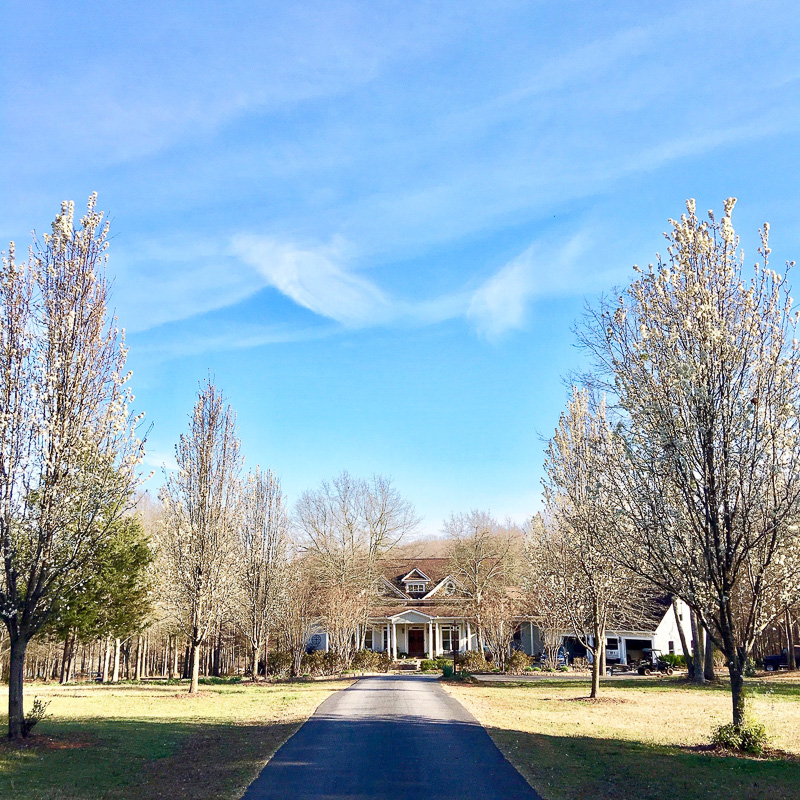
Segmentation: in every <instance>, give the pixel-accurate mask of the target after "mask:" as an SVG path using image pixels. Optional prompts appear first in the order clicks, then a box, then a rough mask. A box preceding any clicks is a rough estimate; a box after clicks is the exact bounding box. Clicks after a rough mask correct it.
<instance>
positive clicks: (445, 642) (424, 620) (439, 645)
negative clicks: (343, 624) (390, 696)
mask: <svg viewBox="0 0 800 800" xmlns="http://www.w3.org/2000/svg"><path fill="white" fill-rule="evenodd" d="M366 639H367V641H366V646H367V649H370V650H375V651H378V652H385V651H388V652H389V653H390V654H391V656H392V659H393V660H395V661H396V660H397V658H398V657H399V656H401V655H407V656H409V657H412V658H436V657H438V656H443V655H449V654H450V653H452V652H453V649H456V650H457V651H458V652H460V653H463V652H464V651H466V650H472V649H474V647H475V645H476V643H475V635H474V634H473V632H472V626H471V624H470V622H469V621H468V620H464V619H458V618H455V617H438V616H433V615H431V614H426V613H425V612H423V611H418V610H411V609H407V610H405V611H401V612H398V613H397V614H393V615H390V616H387V617H384V618H382V619H381V618H379V619H376V620H371V621H370V623H369V625H368V630H367V637H366Z"/></svg>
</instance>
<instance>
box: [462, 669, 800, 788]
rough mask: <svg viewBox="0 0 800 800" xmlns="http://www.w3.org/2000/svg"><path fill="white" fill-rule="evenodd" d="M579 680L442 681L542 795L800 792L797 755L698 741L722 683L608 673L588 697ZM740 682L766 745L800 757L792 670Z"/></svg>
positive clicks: (799, 701)
mask: <svg viewBox="0 0 800 800" xmlns="http://www.w3.org/2000/svg"><path fill="white" fill-rule="evenodd" d="M587 688H588V687H587V685H586V684H585V683H584V682H577V681H569V680H551V681H534V682H531V683H526V684H500V683H492V684H489V683H483V684H481V683H467V684H451V685H449V686H447V691H449V692H450V693H451V694H452V695H453V696H454V697H456V698H457V699H458V700H459V701H461V702H462V703H463V704H464V705H465V706H466V707H467V708H468V709H469V710H470V711H471V712H472V713H473V714H474V715H475V716H476V717H477V718H478V720H479V721H480V722H481V723H482V724H483V725H484V726H485V727H486V728H487V730H488V731H489V733H490V735H491V736H492V738H493V739H494V740H495V742H496V743H497V745H498V746H499V747H500V749H501V750H502V751H503V752H504V753H505V755H506V756H507V757H508V758H509V760H511V761H512V762H513V763H514V764H515V765H516V766H517V767H518V768H519V769H520V771H521V772H522V773H523V774H524V775H525V776H526V777H527V778H528V780H529V781H530V782H531V783H532V784H533V785H534V787H535V788H537V790H538V791H539V792H540V793H541V794H542V795H543V796H544V797H546V798H548V800H549V799H550V798H585V797H587V796H592V795H593V794H596V793H599V794H601V795H604V794H605V793H608V792H611V791H612V790H613V794H614V797H615V798H616V800H625V799H627V798H632V799H635V800H644V798H647V797H651V796H652V797H653V798H663V797H670V796H692V797H696V798H715V799H716V798H719V800H723V799H724V800H727V798H729V797H739V798H762V797H763V798H765V799H767V798H771V800H776V798H783V797H785V798H792V800H797V798H798V797H800V789H798V788H797V786H800V763H797V761H794V760H792V761H793V762H794V763H792V762H790V761H786V760H783V761H780V762H778V761H754V760H753V759H743V758H720V757H718V756H715V755H712V754H710V753H708V752H707V751H705V750H704V748H703V746H704V745H707V744H708V742H709V739H710V735H711V731H712V729H713V728H714V727H715V726H717V725H720V724H722V723H725V722H728V721H729V720H730V715H731V700H730V694H729V693H728V692H727V690H726V689H725V687H724V686H720V687H709V688H705V689H698V688H695V687H691V686H687V685H686V684H684V683H682V682H680V681H678V680H675V679H669V680H659V679H654V680H641V681H638V680H635V679H634V680H630V681H622V682H617V681H614V682H611V681H609V682H607V683H605V685H604V686H603V687H602V688H601V698H600V702H588V698H587ZM749 690H750V692H751V700H750V703H751V709H752V712H753V714H754V715H755V716H756V718H757V719H759V720H760V721H761V722H763V723H764V724H765V725H766V726H767V728H768V730H769V732H770V734H771V736H772V744H773V747H775V748H778V749H780V750H783V751H786V752H788V753H792V754H795V755H798V756H800V676H796V675H795V676H790V675H780V676H774V677H771V678H769V679H761V680H752V681H750V685H749ZM582 698H583V699H582ZM768 787H771V789H769V791H768ZM687 793H688V794H687Z"/></svg>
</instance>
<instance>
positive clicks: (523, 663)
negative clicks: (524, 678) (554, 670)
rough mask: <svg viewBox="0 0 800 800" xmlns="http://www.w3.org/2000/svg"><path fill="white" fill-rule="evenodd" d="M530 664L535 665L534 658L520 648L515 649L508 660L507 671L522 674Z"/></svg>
mask: <svg viewBox="0 0 800 800" xmlns="http://www.w3.org/2000/svg"><path fill="white" fill-rule="evenodd" d="M530 666H533V659H532V658H531V657H530V656H529V655H526V654H525V653H523V652H522V651H520V650H515V651H514V652H513V653H512V654H511V655H510V656H509V657H508V659H507V660H506V672H509V673H511V674H512V675H521V674H522V673H523V672H525V670H526V669H528V667H530Z"/></svg>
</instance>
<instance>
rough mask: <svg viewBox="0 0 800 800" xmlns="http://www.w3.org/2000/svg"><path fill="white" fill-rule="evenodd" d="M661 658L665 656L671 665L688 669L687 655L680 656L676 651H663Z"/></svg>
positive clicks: (665, 659)
mask: <svg viewBox="0 0 800 800" xmlns="http://www.w3.org/2000/svg"><path fill="white" fill-rule="evenodd" d="M660 658H663V659H664V661H666V662H667V663H668V664H669V665H670V666H671V667H678V668H680V669H686V656H679V655H676V654H675V653H662V654H661V656H660Z"/></svg>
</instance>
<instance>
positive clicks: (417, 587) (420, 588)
mask: <svg viewBox="0 0 800 800" xmlns="http://www.w3.org/2000/svg"><path fill="white" fill-rule="evenodd" d="M408 591H409V592H424V591H425V584H424V583H409V584H408Z"/></svg>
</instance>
